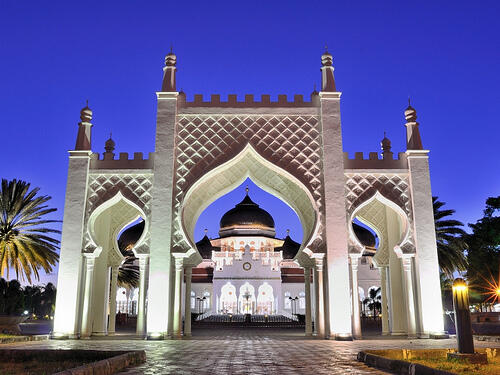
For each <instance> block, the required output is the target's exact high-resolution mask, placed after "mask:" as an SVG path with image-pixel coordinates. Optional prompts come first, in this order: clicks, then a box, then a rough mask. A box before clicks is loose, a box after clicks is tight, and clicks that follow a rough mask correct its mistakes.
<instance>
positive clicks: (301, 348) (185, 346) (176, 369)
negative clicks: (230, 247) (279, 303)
mask: <svg viewBox="0 0 500 375" xmlns="http://www.w3.org/2000/svg"><path fill="white" fill-rule="evenodd" d="M475 344H476V347H478V348H481V347H490V348H491V347H500V344H499V343H493V342H476V343H475ZM3 347H4V348H7V347H8V348H9V349H10V348H19V349H21V348H23V349H44V348H46V349H92V350H127V349H130V350H145V351H146V357H147V359H146V363H144V364H142V365H140V366H137V367H131V368H129V369H127V370H126V371H125V372H122V373H121V374H128V375H132V374H151V375H153V374H155V375H156V374H255V375H259V374H386V373H385V372H383V371H380V370H377V369H373V368H370V367H368V366H366V365H365V364H363V363H360V362H358V361H357V360H356V355H357V353H358V352H359V351H361V350H366V349H398V348H408V349H424V348H425V349H430V348H455V347H456V340H455V339H453V338H452V339H445V340H430V339H412V340H408V339H406V338H401V339H396V338H393V337H391V338H385V337H382V336H372V337H368V338H367V339H364V340H355V341H334V340H322V339H315V338H312V339H311V338H306V337H304V336H303V331H302V330H294V329H281V330H278V329H277V330H273V329H206V330H205V329H203V330H193V337H192V338H190V339H182V340H164V341H146V340H130V339H129V338H128V337H125V336H120V335H117V336H115V337H108V338H106V339H100V340H98V339H91V340H49V341H41V342H31V343H22V344H7V345H4V346H3Z"/></svg>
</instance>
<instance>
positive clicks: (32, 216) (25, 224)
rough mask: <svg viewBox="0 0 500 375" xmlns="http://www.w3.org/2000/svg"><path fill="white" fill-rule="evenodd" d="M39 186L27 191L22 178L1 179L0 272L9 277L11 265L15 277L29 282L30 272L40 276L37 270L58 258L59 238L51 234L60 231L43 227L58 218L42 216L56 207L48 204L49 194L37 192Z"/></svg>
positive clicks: (52, 263)
mask: <svg viewBox="0 0 500 375" xmlns="http://www.w3.org/2000/svg"><path fill="white" fill-rule="evenodd" d="M39 190H40V189H39V188H34V189H32V190H31V191H30V184H29V183H27V182H25V181H17V180H15V179H14V180H12V181H7V180H5V179H2V185H1V190H0V276H4V275H6V276H7V278H9V269H10V268H13V269H14V271H15V272H16V278H17V279H18V278H19V276H21V278H22V279H24V278H26V279H27V280H28V282H30V283H31V277H32V275H34V276H35V278H36V279H37V280H40V275H39V272H38V271H39V270H40V269H43V270H44V271H45V272H46V273H50V272H52V267H53V266H55V264H56V263H57V261H58V260H59V255H58V254H57V251H56V250H57V249H58V245H59V240H57V239H55V238H53V237H52V236H51V235H52V234H59V233H60V231H59V230H56V229H52V228H49V227H47V226H46V225H47V224H52V223H56V222H59V221H58V220H49V219H45V218H44V217H45V216H46V215H48V214H50V213H52V212H55V211H56V210H57V209H56V208H48V206H47V205H46V203H47V202H48V201H49V200H50V199H51V197H49V196H46V195H43V196H37V193H38V191H39Z"/></svg>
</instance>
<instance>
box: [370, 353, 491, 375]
mask: <svg viewBox="0 0 500 375" xmlns="http://www.w3.org/2000/svg"><path fill="white" fill-rule="evenodd" d="M476 351H477V352H479V353H486V354H487V356H488V364H487V365H477V364H470V363H463V362H459V361H458V360H448V359H447V358H446V355H447V353H449V352H454V350H451V349H423V350H407V349H394V350H367V351H366V352H367V353H371V354H376V355H379V356H382V357H386V358H390V359H399V360H403V361H408V362H412V363H419V364H421V365H424V366H428V367H433V368H436V369H438V370H444V371H449V372H454V373H456V374H459V375H498V374H500V349H494V348H493V349H477V350H476ZM497 352H498V354H497Z"/></svg>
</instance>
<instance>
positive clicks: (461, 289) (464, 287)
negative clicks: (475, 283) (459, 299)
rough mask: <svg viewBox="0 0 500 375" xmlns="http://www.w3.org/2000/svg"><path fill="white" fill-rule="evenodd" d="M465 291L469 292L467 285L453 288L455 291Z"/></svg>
mask: <svg viewBox="0 0 500 375" xmlns="http://www.w3.org/2000/svg"><path fill="white" fill-rule="evenodd" d="M465 290H467V285H457V286H453V291H458V292H463V291H465Z"/></svg>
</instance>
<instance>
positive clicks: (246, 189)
mask: <svg viewBox="0 0 500 375" xmlns="http://www.w3.org/2000/svg"><path fill="white" fill-rule="evenodd" d="M249 190H250V189H249V188H248V185H247V187H246V188H245V191H246V193H247V195H248V191H249Z"/></svg>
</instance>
